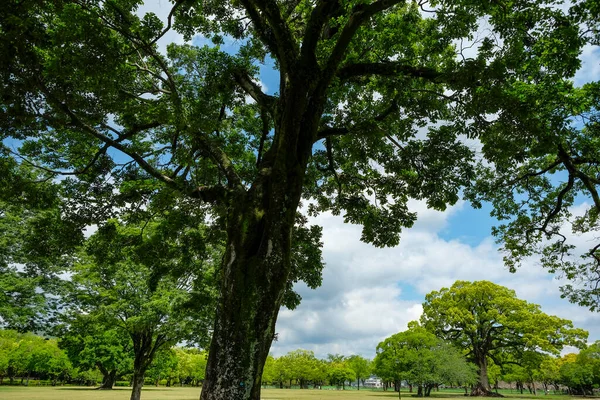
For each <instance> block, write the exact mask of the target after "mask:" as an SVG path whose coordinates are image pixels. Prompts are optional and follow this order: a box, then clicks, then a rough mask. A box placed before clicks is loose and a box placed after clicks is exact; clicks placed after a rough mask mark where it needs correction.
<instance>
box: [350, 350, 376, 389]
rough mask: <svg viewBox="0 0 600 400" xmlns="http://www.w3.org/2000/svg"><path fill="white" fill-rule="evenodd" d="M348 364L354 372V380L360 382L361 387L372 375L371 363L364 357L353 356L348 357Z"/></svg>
mask: <svg viewBox="0 0 600 400" xmlns="http://www.w3.org/2000/svg"><path fill="white" fill-rule="evenodd" d="M346 364H348V367H349V368H350V369H351V370H352V371H353V372H354V379H355V380H356V381H357V382H358V385H359V386H360V382H361V381H362V380H364V379H366V378H368V377H369V375H371V367H372V365H371V361H370V360H368V359H366V358H364V357H362V356H359V355H352V356H350V357H347V358H346Z"/></svg>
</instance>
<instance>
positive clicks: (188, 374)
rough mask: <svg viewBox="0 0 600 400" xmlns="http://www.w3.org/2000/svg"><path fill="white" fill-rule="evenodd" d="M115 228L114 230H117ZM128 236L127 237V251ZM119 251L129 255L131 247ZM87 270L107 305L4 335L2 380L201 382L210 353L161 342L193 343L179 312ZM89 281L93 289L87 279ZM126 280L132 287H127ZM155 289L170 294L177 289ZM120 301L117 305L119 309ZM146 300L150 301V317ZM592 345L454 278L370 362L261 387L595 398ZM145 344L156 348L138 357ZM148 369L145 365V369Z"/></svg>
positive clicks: (580, 333)
mask: <svg viewBox="0 0 600 400" xmlns="http://www.w3.org/2000/svg"><path fill="white" fill-rule="evenodd" d="M148 229H150V228H148ZM111 232H112V233H111V235H112V234H115V231H114V228H113V230H112V231H111ZM125 232H127V231H125ZM104 234H105V233H100V232H97V233H95V234H94V235H92V236H91V238H92V239H93V240H91V242H92V243H95V242H96V240H100V239H99V237H102V238H103V239H102V240H100V243H102V244H103V246H101V249H102V250H101V251H102V252H103V254H104V255H105V257H106V260H110V254H109V253H107V247H106V245H107V243H110V242H106V241H105V240H106V238H104V237H103V236H102V235H104ZM97 235H100V236H99V237H98V236H97ZM136 235H137V233H136ZM126 237H127V236H125V238H123V237H119V239H118V241H119V243H123V241H126ZM116 249H118V251H119V254H121V252H122V251H123V249H128V247H127V246H116ZM88 250H89V249H88ZM86 254H88V253H86ZM91 254H93V252H92V253H91ZM81 259H82V260H85V258H83V257H82V258H81ZM119 259H120V260H121V258H119ZM123 259H124V258H123ZM88 261H89V260H88ZM119 265H120V267H121V269H122V272H123V271H124V272H123V273H128V272H127V264H126V263H125V264H123V263H121V264H119ZM92 266H93V267H92ZM81 268H82V269H83V270H85V271H86V274H83V275H81V276H79V275H75V276H73V278H72V282H78V283H79V284H80V285H81V286H82V288H84V289H85V290H84V293H85V296H86V298H87V301H88V302H91V301H92V300H94V301H95V302H100V303H102V305H101V306H96V307H95V308H87V309H86V310H88V312H86V313H80V314H77V315H76V316H73V314H72V313H71V312H66V313H64V314H63V319H62V323H61V324H59V325H57V327H56V328H55V332H56V333H57V335H58V336H57V338H56V339H47V340H44V339H43V338H42V337H39V336H36V335H33V334H31V333H27V334H21V333H18V332H17V331H14V330H3V331H0V383H1V381H2V380H3V379H4V378H5V377H8V378H9V379H10V383H14V380H15V378H16V377H20V378H21V383H23V382H24V383H25V384H28V383H29V380H30V379H31V378H37V379H46V380H50V381H51V382H52V384H57V382H65V381H68V382H76V383H84V384H85V383H91V384H95V383H96V381H97V380H100V381H101V384H100V386H99V388H100V389H111V388H112V387H113V386H114V385H115V383H116V382H117V380H119V379H126V380H127V381H129V382H130V383H131V386H132V391H133V392H135V391H137V390H140V389H141V387H142V386H143V384H144V383H150V384H155V385H158V384H160V383H162V384H164V385H166V386H171V385H175V384H180V385H194V386H200V385H203V384H204V382H205V378H206V376H205V371H206V366H207V361H208V354H207V352H206V351H205V350H198V349H193V348H187V349H186V348H180V347H175V346H173V345H174V343H173V341H169V340H166V339H162V340H163V341H162V342H161V337H163V338H164V337H165V335H167V334H168V333H171V334H172V335H174V336H173V337H177V338H185V337H187V336H185V335H184V336H176V335H175V334H174V333H172V332H180V334H181V332H184V333H185V332H188V331H186V330H185V329H183V328H181V327H180V326H179V325H175V327H169V328H166V327H164V326H162V325H161V324H160V323H157V322H156V319H155V318H156V317H155V314H154V313H156V312H159V313H160V312H162V313H164V315H161V319H164V320H166V321H168V320H169V318H173V316H177V315H179V314H178V313H179V312H180V311H179V310H177V309H175V310H169V309H167V310H163V309H161V308H160V307H159V306H157V305H154V301H155V300H153V298H152V296H153V295H154V293H155V292H153V291H152V290H151V289H149V288H148V287H145V286H140V287H135V288H134V289H132V291H131V292H127V291H126V290H125V289H123V287H122V285H118V284H115V282H114V281H113V280H112V278H110V282H109V283H110V285H103V284H102V280H101V279H100V277H99V276H100V275H101V274H100V272H101V271H102V269H101V268H100V269H97V268H98V266H97V265H96V264H94V263H91V264H90V263H88V262H85V263H84V264H82V267H81ZM137 270H138V271H140V270H141V269H140V268H139V267H138V269H137ZM92 272H93V273H92ZM90 273H92V274H91V275H88V274H90ZM117 276H118V275H117ZM83 277H85V279H88V280H89V281H85V280H80V279H83ZM143 281H145V280H140V282H143ZM84 282H87V284H84ZM140 282H138V283H140ZM123 284H124V285H125V286H128V287H130V288H132V287H133V286H132V285H131V284H127V283H126V281H124V283H123ZM101 287H103V288H104V290H107V291H105V292H101V297H97V296H98V293H95V292H96V291H99V290H100V288H101ZM157 287H158V286H157ZM92 288H93V290H91V289H92ZM110 290H115V292H111V291H110ZM154 290H155V291H156V290H158V289H154ZM171 290H173V289H171ZM158 293H160V294H161V295H162V296H167V295H168V293H169V292H166V293H163V292H160V291H159V292H158ZM80 295H81V293H79V294H78V296H80ZM126 295H128V296H133V295H135V296H141V298H140V299H139V300H138V301H139V302H140V304H138V305H137V306H136V305H135V304H136V303H135V302H134V301H133V300H132V298H130V297H125V296H126ZM95 296H96V297H95ZM148 296H150V297H148ZM75 297H77V296H75ZM110 298H113V300H110ZM169 299H170V298H169V297H167V300H169ZM164 300H165V299H164V298H163V299H162V300H161V301H164ZM113 301H114V302H116V304H117V305H118V307H117V309H116V310H115V309H114V307H115V304H113ZM122 301H126V302H127V304H128V305H129V308H127V309H126V310H128V312H129V313H126V312H125V311H123V308H124V305H123V303H122ZM169 302H170V303H172V302H173V300H169ZM141 303H148V304H145V305H151V306H152V312H150V311H148V310H146V309H145V308H144V306H143V305H142V304H141ZM85 304H88V303H85ZM158 304H159V305H160V304H162V303H161V302H159V303H158ZM171 306H173V305H171ZM135 307H138V308H137V309H136V308H135ZM113 313H116V314H115V315H116V316H115V315H113ZM181 326H183V327H185V326H186V325H185V324H184V325H181ZM177 329H182V330H181V331H178V330H177ZM188 330H189V327H188ZM140 337H141V338H140ZM586 338H587V332H585V331H584V330H582V329H578V328H574V327H573V326H572V323H571V322H570V321H568V320H565V319H561V318H558V317H555V316H551V315H548V314H545V313H543V312H542V311H541V309H540V307H539V306H537V305H535V304H531V303H528V302H526V301H524V300H521V299H518V298H517V297H516V294H515V292H514V291H512V290H510V289H508V288H505V287H503V286H500V285H496V284H494V283H491V282H488V281H476V282H468V281H457V282H455V283H454V285H452V286H451V287H450V288H442V289H440V290H439V291H433V292H431V293H429V294H428V295H427V296H426V298H425V302H424V303H423V315H422V316H421V319H420V321H412V322H410V323H409V325H408V329H407V330H405V331H403V332H399V333H396V334H394V335H392V336H390V337H388V338H386V339H385V340H384V341H382V342H381V343H379V344H378V345H377V348H376V356H375V358H374V359H373V360H372V361H371V360H369V359H365V358H364V357H362V356H359V355H352V356H343V355H339V354H335V355H334V354H330V355H329V356H328V357H327V359H325V360H321V359H318V358H316V357H315V355H314V353H313V352H312V351H308V350H302V349H298V350H295V351H291V352H289V353H288V354H285V355H283V356H280V357H277V358H275V357H273V356H272V355H269V356H268V357H267V360H266V363H265V368H264V370H263V374H262V377H261V379H262V382H263V385H273V386H275V387H279V388H284V387H288V388H290V387H292V386H294V385H297V386H299V387H300V388H301V389H306V388H309V387H310V386H312V387H313V388H320V387H322V386H323V385H331V386H335V387H338V388H341V389H345V387H346V385H349V384H353V383H354V382H355V383H356V385H357V387H358V388H359V389H360V386H361V384H362V385H364V380H365V379H366V378H368V377H369V376H371V375H376V376H377V377H379V378H380V379H381V380H382V382H383V387H384V389H385V390H387V389H388V388H392V387H393V388H394V389H395V390H397V391H399V390H400V387H401V386H402V384H407V385H408V386H409V387H410V390H411V391H412V389H413V388H416V394H417V396H425V397H427V396H429V395H430V394H431V391H432V389H434V388H437V387H439V386H440V385H449V386H455V387H463V388H464V389H465V393H467V391H468V388H471V395H479V394H482V393H483V394H485V395H492V394H494V393H493V392H492V391H493V389H496V391H495V394H497V393H498V384H499V382H500V381H504V382H514V383H515V385H516V387H517V388H518V389H520V390H521V391H523V390H524V389H525V388H527V389H528V390H530V391H531V392H532V393H536V391H537V390H538V389H539V388H538V387H536V384H539V383H540V382H541V383H542V385H543V388H544V390H545V391H546V392H547V391H548V390H549V388H550V387H554V390H558V389H559V387H560V386H561V385H563V386H565V387H568V388H569V391H570V392H571V393H578V394H579V393H581V394H586V393H589V392H590V391H591V389H592V387H593V385H594V384H596V383H599V382H600V350H598V349H599V348H600V343H595V344H593V345H591V346H589V347H588V346H587V345H586ZM136 340H140V341H141V344H140V343H139V342H136ZM144 340H145V341H147V343H149V344H146V345H147V346H148V347H146V348H145V350H144V353H143V354H142V355H140V349H139V348H140V345H144V343H146V342H144ZM179 340H182V339H179ZM157 343H158V344H157ZM566 345H570V346H577V347H579V348H580V349H581V352H580V353H579V354H577V355H575V354H569V355H567V356H564V357H562V358H561V357H559V354H560V352H561V350H562V349H563V348H564V346H566ZM140 365H143V366H144V368H143V369H142V370H141V371H140V369H139V368H140V367H139V366H140Z"/></svg>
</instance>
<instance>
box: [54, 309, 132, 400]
mask: <svg viewBox="0 0 600 400" xmlns="http://www.w3.org/2000/svg"><path fill="white" fill-rule="evenodd" d="M59 335H60V339H59V345H60V347H61V348H63V349H64V350H65V351H66V353H67V354H68V356H69V359H70V360H71V362H72V363H73V365H75V366H76V367H77V368H79V369H80V370H82V371H85V370H90V369H94V368H98V370H99V371H100V373H101V374H102V383H101V385H100V387H99V389H112V388H113V385H114V384H115V383H116V381H117V379H118V377H119V376H121V375H123V374H125V373H130V372H131V371H132V370H133V345H132V342H131V337H130V336H129V335H128V334H127V332H124V331H123V330H122V329H120V328H119V327H114V326H107V325H106V323H105V320H104V318H103V317H99V316H98V315H96V314H94V313H92V314H77V315H73V317H72V318H69V323H68V325H64V326H63V327H62V328H61V329H60V330H59Z"/></svg>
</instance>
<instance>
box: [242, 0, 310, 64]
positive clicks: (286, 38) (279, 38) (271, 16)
mask: <svg viewBox="0 0 600 400" xmlns="http://www.w3.org/2000/svg"><path fill="white" fill-rule="evenodd" d="M240 2H241V3H242V5H243V6H244V8H245V9H246V11H247V12H248V15H249V16H250V19H251V20H252V22H253V23H254V26H255V27H256V29H257V30H258V33H259V35H260V36H261V38H262V39H263V40H264V41H265V44H266V45H267V47H269V48H270V49H271V51H272V52H273V53H274V54H275V55H276V56H277V59H278V60H279V62H280V64H281V70H282V72H284V73H285V72H288V71H290V70H291V69H292V68H293V67H294V66H295V65H296V61H297V58H298V49H297V47H298V46H297V44H296V41H295V40H294V38H293V36H292V32H291V31H290V29H289V27H288V25H287V23H286V22H285V20H284V19H283V17H282V15H281V12H280V9H279V6H278V5H277V3H276V2H275V1H274V0H240ZM263 16H264V17H265V18H263Z"/></svg>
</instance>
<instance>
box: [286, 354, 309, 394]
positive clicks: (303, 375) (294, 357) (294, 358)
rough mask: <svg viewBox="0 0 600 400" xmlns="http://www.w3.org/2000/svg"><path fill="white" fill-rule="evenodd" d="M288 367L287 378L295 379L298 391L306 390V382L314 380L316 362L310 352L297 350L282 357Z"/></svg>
mask: <svg viewBox="0 0 600 400" xmlns="http://www.w3.org/2000/svg"><path fill="white" fill-rule="evenodd" d="M281 358H283V359H284V362H285V363H286V364H287V366H288V369H289V370H288V374H289V375H288V377H289V378H290V379H295V380H296V382H298V385H300V389H306V388H308V382H310V381H312V380H313V379H314V378H315V372H316V371H317V365H318V360H317V358H316V357H315V353H314V352H312V351H310V350H303V349H298V350H294V351H290V352H289V353H287V354H286V355H284V356H282V357H281Z"/></svg>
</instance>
